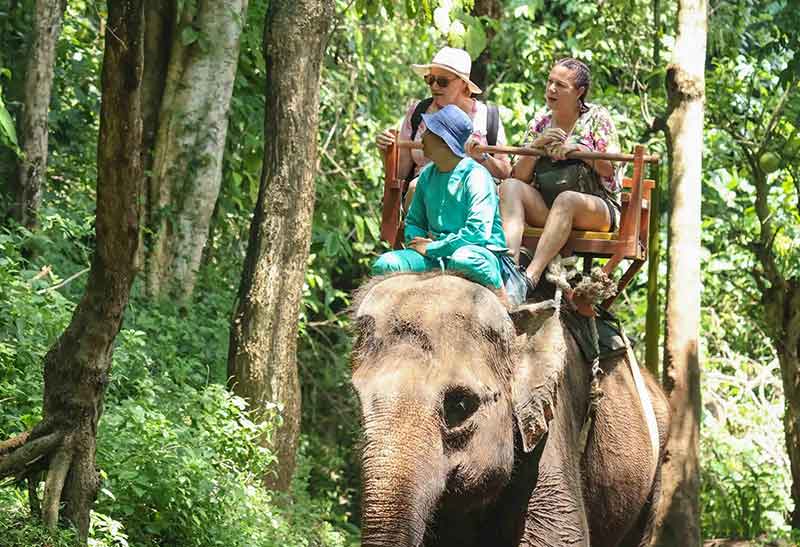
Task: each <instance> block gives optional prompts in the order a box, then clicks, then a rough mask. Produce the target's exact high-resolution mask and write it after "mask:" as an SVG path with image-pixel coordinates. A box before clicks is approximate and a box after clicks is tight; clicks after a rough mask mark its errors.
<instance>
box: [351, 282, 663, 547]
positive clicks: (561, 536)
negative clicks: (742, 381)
mask: <svg viewBox="0 0 800 547" xmlns="http://www.w3.org/2000/svg"><path fill="white" fill-rule="evenodd" d="M551 293H552V289H551ZM545 296H546V295H545ZM545 296H543V297H541V298H544V297H545ZM523 308H524V309H523ZM535 308H536V306H527V307H525V306H523V307H521V308H520V309H522V311H521V312H520V311H516V312H512V313H509V311H508V309H507V308H506V307H505V306H504V305H503V304H502V303H501V301H500V300H499V299H498V297H497V296H496V295H495V294H494V293H493V292H492V291H490V290H489V289H487V288H485V287H483V286H481V285H479V284H476V283H474V282H471V281H469V280H467V279H465V278H463V277H459V276H457V275H452V274H445V273H439V272H435V273H426V274H408V273H401V274H394V275H391V276H387V277H383V278H375V279H373V280H371V281H369V282H368V283H367V284H365V285H364V286H363V287H362V288H361V289H360V290H359V292H358V293H357V294H356V296H355V297H354V301H353V305H352V318H353V329H354V336H355V341H354V345H353V351H352V355H351V364H352V384H353V386H354V388H355V391H356V393H357V395H358V399H359V402H360V406H361V418H362V424H361V425H362V446H361V469H362V471H361V473H362V517H361V519H362V520H361V526H362V528H361V531H362V540H361V541H362V546H363V547H389V546H391V547H434V546H436V547H450V546H453V547H455V546H459V547H478V546H481V547H516V546H537V547H544V546H561V545H570V546H572V545H579V546H580V545H583V546H588V545H592V546H595V547H598V546H599V547H605V546H609V547H610V546H617V545H624V546H643V545H647V544H649V541H650V536H651V533H652V530H653V526H654V515H655V511H656V509H657V504H658V496H659V485H660V479H659V477H660V464H661V461H662V460H663V457H664V453H665V447H666V440H667V438H666V437H667V432H668V431H669V406H668V403H667V400H666V398H665V397H664V395H663V393H662V392H661V390H660V388H659V386H658V384H657V382H656V381H655V380H654V379H653V378H652V377H650V376H645V377H644V383H645V384H646V386H647V392H648V394H649V398H650V400H651V401H652V409H653V412H652V413H650V416H652V417H654V418H655V419H654V420H651V421H650V428H649V430H648V426H647V424H646V420H645V412H644V410H643V409H644V408H645V406H644V405H643V404H642V403H640V398H639V395H638V392H637V391H636V387H635V382H634V379H633V375H632V371H631V369H629V368H628V365H627V360H626V357H625V356H621V357H619V358H614V359H610V360H607V361H604V362H602V363H601V366H602V369H603V372H604V374H602V375H601V382H600V387H601V388H602V390H603V394H604V396H603V397H602V398H601V399H600V400H599V402H598V404H597V406H596V413H595V418H594V421H593V423H592V426H591V428H590V429H588V437H585V438H586V443H585V447H582V446H581V445H582V444H583V443H581V442H580V437H581V429H582V424H583V423H584V418H585V416H586V414H587V408H588V405H587V401H588V400H589V394H590V384H591V367H590V366H589V364H587V363H586V362H585V360H584V359H583V357H582V355H581V354H580V351H579V349H578V347H577V345H576V343H575V341H574V339H573V337H572V335H571V334H570V332H569V331H568V330H566V329H565V328H564V326H563V323H562V319H561V317H560V313H563V312H558V311H556V310H554V309H553V308H552V307H550V308H549V309H545V310H544V311H542V310H538V311H531V310H533V309H535ZM637 366H638V365H637ZM640 378H641V377H640ZM656 426H657V434H658V438H657V440H656V439H655V438H654V437H655V433H654V432H655V431H656ZM648 431H649V432H650V434H648ZM651 440H654V441H655V442H651ZM656 445H657V446H656Z"/></svg>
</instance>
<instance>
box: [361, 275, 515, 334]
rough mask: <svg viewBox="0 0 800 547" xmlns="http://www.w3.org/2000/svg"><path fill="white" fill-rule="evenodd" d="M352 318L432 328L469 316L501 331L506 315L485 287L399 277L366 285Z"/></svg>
mask: <svg viewBox="0 0 800 547" xmlns="http://www.w3.org/2000/svg"><path fill="white" fill-rule="evenodd" d="M355 309H356V313H355V316H356V318H358V317H360V316H364V315H369V316H372V317H374V318H375V319H376V321H377V322H378V323H380V322H381V319H382V318H390V319H391V320H402V321H409V322H414V323H417V324H420V325H426V324H427V325H436V324H440V323H442V322H447V320H448V318H452V317H458V316H462V317H469V318H471V320H472V321H474V322H476V323H479V324H481V325H484V326H487V327H493V328H496V329H502V328H503V327H504V326H505V325H504V323H506V322H508V321H509V319H508V314H507V313H506V310H505V308H504V307H503V306H502V304H501V303H500V301H499V300H498V299H497V297H496V296H495V295H494V294H492V293H491V291H489V290H488V289H486V288H485V287H483V286H481V285H479V284H477V283H473V282H471V281H468V280H466V279H464V278H462V277H458V276H455V275H442V274H422V275H419V274H400V275H394V276H391V277H388V278H384V279H381V280H378V281H376V282H374V283H371V284H369V285H368V286H367V287H366V288H365V289H364V291H363V292H362V293H361V296H360V298H359V299H358V302H357V306H356V307H355Z"/></svg>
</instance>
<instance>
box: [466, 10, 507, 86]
mask: <svg viewBox="0 0 800 547" xmlns="http://www.w3.org/2000/svg"><path fill="white" fill-rule="evenodd" d="M472 14H473V15H475V16H476V17H491V18H492V19H500V18H501V17H502V16H503V5H502V4H501V3H500V0H475V4H474V5H473V6H472ZM494 35H495V31H494V28H492V27H491V26H490V27H487V28H486V47H485V48H484V50H483V51H482V52H481V53H480V55H478V58H477V59H475V60H474V61H473V63H472V71H471V73H470V80H472V81H473V82H475V83H476V84H478V87H480V88H481V89H482V90H483V93H482V94H481V95H480V98H481V100H484V99H485V98H486V87H487V86H488V84H489V82H488V77H489V63H490V62H491V60H492V59H491V54H490V52H489V50H490V46H491V43H492V39H493V38H494Z"/></svg>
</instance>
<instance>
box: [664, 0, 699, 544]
mask: <svg viewBox="0 0 800 547" xmlns="http://www.w3.org/2000/svg"><path fill="white" fill-rule="evenodd" d="M706 36H707V5H706V1H705V0H680V1H679V4H678V18H677V39H676V42H675V50H674V53H673V59H672V62H671V64H670V65H669V67H668V70H667V96H668V99H669V109H668V111H669V114H668V118H667V134H668V138H667V145H668V152H669V171H670V196H671V200H670V216H669V231H668V234H669V240H668V249H667V253H668V264H669V266H668V282H667V302H666V309H665V317H666V329H665V339H664V380H663V383H664V387H665V389H666V391H667V395H668V398H669V401H670V407H671V410H672V416H673V418H672V425H671V430H670V438H669V442H668V446H667V450H668V454H669V456H668V459H667V461H666V462H665V464H664V466H663V470H662V473H663V479H662V480H663V482H662V504H661V510H660V516H661V525H660V526H659V528H658V529H657V531H656V541H657V544H658V545H664V546H667V545H670V546H671V545H685V546H694V545H700V541H701V538H700V522H699V520H700V506H699V488H700V476H699V471H700V469H699V455H698V449H699V436H700V406H701V405H700V363H699V356H698V350H699V340H698V339H699V325H700V287H701V278H700V226H701V216H700V201H701V181H702V151H703V117H704V103H705V75H704V66H705V57H706Z"/></svg>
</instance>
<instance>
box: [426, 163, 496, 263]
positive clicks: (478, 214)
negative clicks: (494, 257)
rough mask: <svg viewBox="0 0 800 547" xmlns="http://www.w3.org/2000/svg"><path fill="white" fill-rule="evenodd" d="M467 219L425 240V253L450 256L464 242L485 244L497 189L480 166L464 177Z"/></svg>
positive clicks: (490, 233) (494, 208)
mask: <svg viewBox="0 0 800 547" xmlns="http://www.w3.org/2000/svg"><path fill="white" fill-rule="evenodd" d="M467 191H468V192H469V194H468V197H467V207H468V208H469V209H468V211H467V219H466V221H465V222H464V225H463V226H462V227H461V228H460V229H459V230H458V231H457V232H455V233H452V234H448V235H447V236H445V237H443V238H442V239H439V240H436V241H433V242H431V243H428V246H427V249H426V252H425V255H426V256H429V257H431V258H442V257H447V256H452V255H453V253H454V252H456V251H457V250H458V249H460V248H461V247H464V246H465V245H481V246H485V245H486V244H487V243H488V242H489V239H490V238H491V235H492V225H493V223H494V215H495V212H496V211H497V206H498V205H497V192H496V191H495V188H494V182H493V181H492V179H491V178H490V177H489V176H488V174H487V171H486V170H484V169H480V168H476V169H474V170H473V171H472V172H471V173H470V175H469V179H468V180H467Z"/></svg>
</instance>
